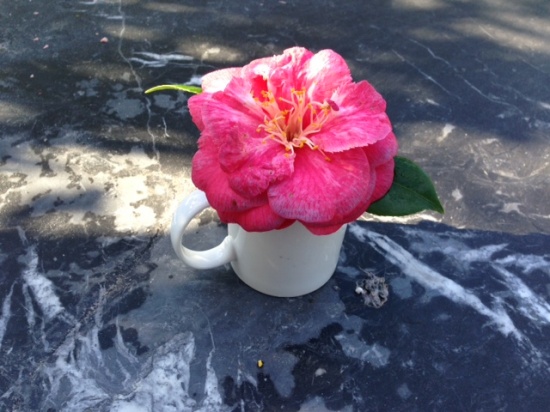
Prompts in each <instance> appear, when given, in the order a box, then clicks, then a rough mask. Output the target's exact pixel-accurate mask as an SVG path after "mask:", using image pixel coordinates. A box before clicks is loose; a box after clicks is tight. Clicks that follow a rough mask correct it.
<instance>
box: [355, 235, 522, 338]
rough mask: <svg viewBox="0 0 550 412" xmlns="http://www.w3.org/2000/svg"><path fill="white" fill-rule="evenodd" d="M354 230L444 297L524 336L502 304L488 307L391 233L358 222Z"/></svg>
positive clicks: (504, 329) (505, 330)
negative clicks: (388, 234) (416, 256)
mask: <svg viewBox="0 0 550 412" xmlns="http://www.w3.org/2000/svg"><path fill="white" fill-rule="evenodd" d="M350 232H351V233H352V234H353V235H355V236H356V237H357V238H358V239H359V240H360V241H365V240H367V239H368V240H370V242H369V243H370V244H371V245H372V246H373V247H374V248H375V249H377V250H379V251H380V252H381V253H383V254H384V256H386V258H387V259H388V260H389V261H390V262H392V263H393V264H395V265H396V266H398V267H399V268H400V269H401V270H402V271H403V273H404V274H405V275H407V276H409V277H411V278H412V279H414V280H415V281H417V282H418V283H419V284H421V285H422V286H423V287H425V288H426V289H428V290H435V291H437V292H439V293H441V294H442V295H443V296H446V297H447V298H449V299H451V300H452V301H454V302H456V303H460V304H464V305H467V306H470V307H471V308H473V309H474V310H476V311H477V312H479V313H480V314H482V315H484V316H486V317H488V318H489V319H490V320H491V322H492V324H494V325H495V326H496V327H497V329H498V330H499V331H500V332H501V333H502V334H504V335H505V336H508V335H510V334H512V335H513V336H515V337H516V338H518V339H522V333H521V332H520V331H519V330H518V329H517V328H516V326H515V325H514V323H513V322H512V319H510V317H509V316H508V314H507V313H506V312H505V311H504V309H502V308H501V307H495V308H494V309H491V308H489V307H487V306H486V305H485V304H484V303H483V302H482V301H481V300H480V299H479V298H478V297H477V296H476V295H475V294H474V293H472V292H470V291H468V290H467V289H464V288H463V287H462V286H460V285H459V284H458V283H456V282H454V281H453V280H451V279H449V278H447V277H445V276H443V275H441V274H440V273H438V272H436V271H435V270H433V269H432V268H430V267H429V266H427V265H425V264H424V263H422V262H421V261H419V260H417V259H415V257H414V256H413V255H412V254H411V253H409V252H408V251H406V250H405V249H404V248H403V247H401V246H400V245H399V244H397V243H395V242H394V241H393V240H391V239H390V238H388V237H387V236H384V235H380V234H378V233H375V232H371V231H369V230H367V229H365V228H362V227H360V226H358V225H351V226H350Z"/></svg>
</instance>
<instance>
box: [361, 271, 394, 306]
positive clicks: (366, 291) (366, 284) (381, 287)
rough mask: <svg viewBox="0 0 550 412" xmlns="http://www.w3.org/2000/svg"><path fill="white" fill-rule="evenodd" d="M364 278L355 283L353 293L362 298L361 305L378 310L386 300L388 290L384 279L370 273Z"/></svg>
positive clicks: (366, 273)
mask: <svg viewBox="0 0 550 412" xmlns="http://www.w3.org/2000/svg"><path fill="white" fill-rule="evenodd" d="M365 275H366V278H365V279H361V280H358V281H357V282H356V287H355V293H356V294H358V295H361V296H363V303H364V304H365V305H366V306H369V307H372V308H376V309H378V308H380V307H381V306H382V305H383V304H384V303H386V301H387V300H388V296H389V290H388V285H386V279H385V278H383V277H379V276H376V275H374V274H373V273H370V272H365Z"/></svg>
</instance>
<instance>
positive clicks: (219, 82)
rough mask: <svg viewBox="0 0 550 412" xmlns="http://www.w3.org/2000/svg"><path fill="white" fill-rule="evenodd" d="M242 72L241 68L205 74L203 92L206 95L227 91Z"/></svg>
mask: <svg viewBox="0 0 550 412" xmlns="http://www.w3.org/2000/svg"><path fill="white" fill-rule="evenodd" d="M241 70H242V69H241V68H240V67H230V68H227V69H221V70H216V71H213V72H210V73H208V74H205V75H204V76H203V77H202V82H201V85H202V91H203V92H204V93H214V92H220V91H223V90H225V88H226V87H227V85H228V84H229V82H230V81H231V80H232V79H233V78H234V77H236V76H239V75H240V73H241Z"/></svg>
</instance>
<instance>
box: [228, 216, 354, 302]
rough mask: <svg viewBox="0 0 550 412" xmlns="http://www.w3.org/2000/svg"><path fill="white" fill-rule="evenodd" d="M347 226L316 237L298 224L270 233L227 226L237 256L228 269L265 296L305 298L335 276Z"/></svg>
mask: <svg viewBox="0 0 550 412" xmlns="http://www.w3.org/2000/svg"><path fill="white" fill-rule="evenodd" d="M346 226H347V225H343V226H342V227H341V228H340V229H339V230H338V231H337V232H335V233H332V234H330V235H323V236H318V235H314V234H312V233H311V232H310V231H308V230H307V229H306V228H305V227H304V226H303V225H302V224H301V223H299V222H295V223H294V224H292V225H291V226H289V227H288V228H285V229H281V230H273V231H269V232H247V231H245V230H244V229H242V228H241V227H240V226H238V225H236V224H229V225H228V231H229V237H230V238H232V239H233V247H234V251H235V255H236V259H235V260H232V261H231V266H232V267H233V270H234V271H235V273H236V274H237V276H239V278H240V279H241V280H242V281H243V282H245V283H246V284H247V285H249V286H250V287H252V288H253V289H256V290H258V291H260V292H262V293H265V294H267V295H271V296H279V297H294V296H300V295H305V294H307V293H310V292H313V291H314V290H317V289H318V288H320V287H321V286H323V285H324V284H325V283H326V282H327V281H328V280H329V279H330V278H331V276H332V274H333V273H334V271H335V269H336V265H337V264H338V257H339V256H340V249H341V247H342V242H343V240H344V235H345V232H346Z"/></svg>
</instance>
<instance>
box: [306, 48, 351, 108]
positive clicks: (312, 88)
mask: <svg viewBox="0 0 550 412" xmlns="http://www.w3.org/2000/svg"><path fill="white" fill-rule="evenodd" d="M304 71H305V80H306V83H307V85H306V88H307V90H308V96H309V98H310V99H311V100H313V101H318V102H321V103H322V102H323V101H324V100H325V99H330V98H332V94H333V93H334V92H335V91H336V90H337V89H338V88H340V87H342V86H344V85H347V84H350V83H351V82H352V78H351V73H350V70H349V67H348V65H347V63H346V61H345V60H344V58H343V57H342V56H340V55H339V54H338V53H336V52H334V51H333V50H321V51H320V52H319V53H316V54H315V55H313V56H312V57H311V59H309V60H308V61H307V63H306V64H305V66H304Z"/></svg>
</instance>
